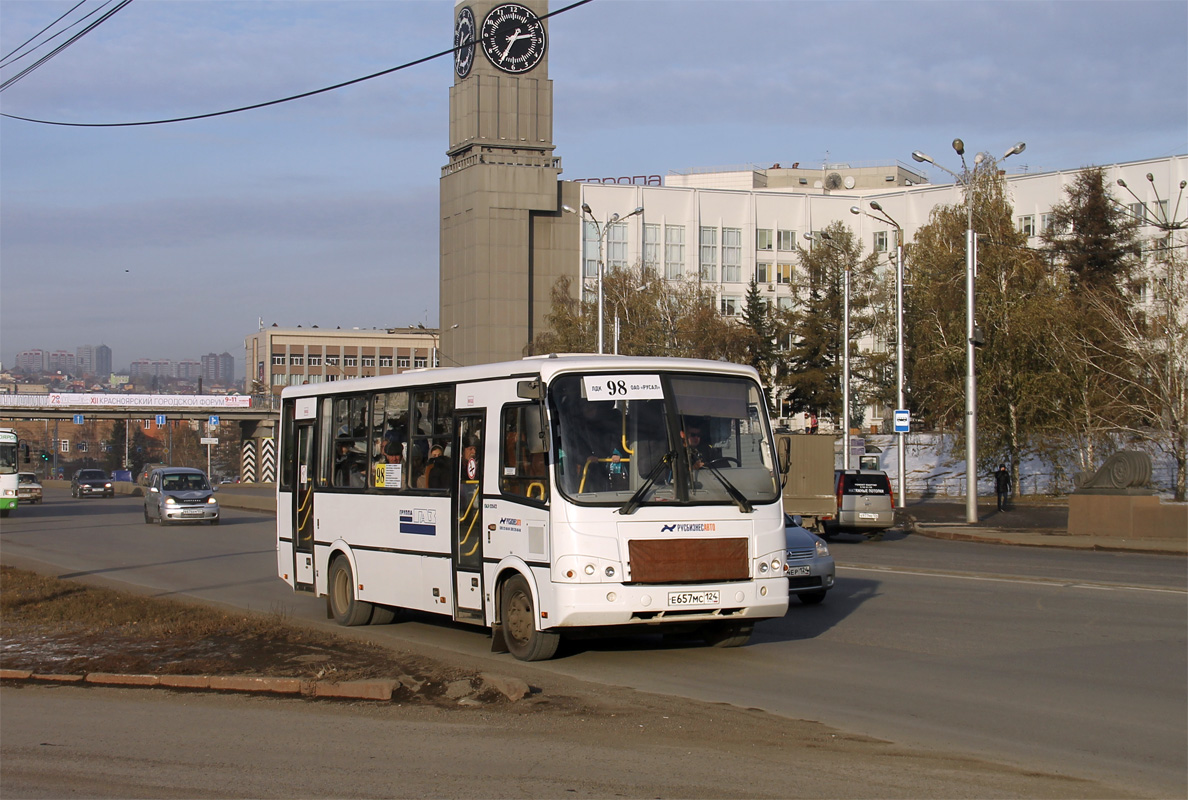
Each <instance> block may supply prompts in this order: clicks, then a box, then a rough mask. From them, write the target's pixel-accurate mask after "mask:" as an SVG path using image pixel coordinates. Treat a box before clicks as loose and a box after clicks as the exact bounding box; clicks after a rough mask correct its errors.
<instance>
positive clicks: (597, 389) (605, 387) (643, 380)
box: [582, 375, 664, 401]
mask: <svg viewBox="0 0 1188 800" xmlns="http://www.w3.org/2000/svg"><path fill="white" fill-rule="evenodd" d="M582 387H583V388H584V389H585V390H586V399H587V400H589V401H601V400H662V399H663V398H664V388H663V387H662V386H661V385H660V376H659V375H586V376H585V377H584V378H583V379H582Z"/></svg>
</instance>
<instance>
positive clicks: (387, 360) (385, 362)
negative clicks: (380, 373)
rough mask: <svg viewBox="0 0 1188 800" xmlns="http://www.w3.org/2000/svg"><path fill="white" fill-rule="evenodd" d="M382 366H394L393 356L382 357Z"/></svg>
mask: <svg viewBox="0 0 1188 800" xmlns="http://www.w3.org/2000/svg"><path fill="white" fill-rule="evenodd" d="M380 366H381V367H391V366H392V357H391V356H380Z"/></svg>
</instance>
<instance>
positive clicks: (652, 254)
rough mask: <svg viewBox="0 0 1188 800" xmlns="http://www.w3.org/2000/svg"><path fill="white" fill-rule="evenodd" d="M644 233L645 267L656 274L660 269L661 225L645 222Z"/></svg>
mask: <svg viewBox="0 0 1188 800" xmlns="http://www.w3.org/2000/svg"><path fill="white" fill-rule="evenodd" d="M643 235H644V246H643V263H644V267H645V268H646V269H647V270H648V271H649V272H651V273H652V274H653V275H654V274H655V273H657V272H659V271H660V226H659V225H656V224H654V223H644V226H643Z"/></svg>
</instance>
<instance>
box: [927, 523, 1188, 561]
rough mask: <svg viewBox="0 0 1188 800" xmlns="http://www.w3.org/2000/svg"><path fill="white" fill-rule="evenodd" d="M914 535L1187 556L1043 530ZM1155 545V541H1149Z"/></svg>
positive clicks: (931, 530)
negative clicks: (1035, 538) (1070, 538)
mask: <svg viewBox="0 0 1188 800" xmlns="http://www.w3.org/2000/svg"><path fill="white" fill-rule="evenodd" d="M909 532H910V533H912V534H916V535H919V536H924V537H927V538H929V539H943V540H946V541H951V542H980V543H982V544H1002V545H1010V546H1012V547H1045V548H1049V549H1051V548H1057V549H1061V550H1087V551H1093V552H1099V553H1141V554H1146V555H1153V556H1183V555H1188V554H1186V553H1185V551H1183V550H1174V549H1169V548H1162V547H1158V546H1152V547H1146V546H1136V545H1134V544H1132V543H1127V542H1126V541H1125V540H1120V541H1118V542H1117V543H1116V544H1115V543H1110V544H1103V543H1102V541H1101V540H1100V539H1099V540H1097V541H1084V542H1078V541H1063V542H1062V541H1060V539H1062V538H1067V535H1066V534H1056V533H1047V532H1044V531H1040V530H1030V531H1028V532H1027V533H1026V534H1018V535H1013V536H1012V535H1011V534H1009V533H990V534H987V533H964V532H961V531H955V530H952V529H949V528H933V527H928V526H922V525H920V524H918V523H917V524H916V525H914V526H912V528H911V529H910V531H909ZM1023 536H1043V537H1044V541H1028V540H1027V539H1025V538H1023ZM1149 541H1155V540H1149Z"/></svg>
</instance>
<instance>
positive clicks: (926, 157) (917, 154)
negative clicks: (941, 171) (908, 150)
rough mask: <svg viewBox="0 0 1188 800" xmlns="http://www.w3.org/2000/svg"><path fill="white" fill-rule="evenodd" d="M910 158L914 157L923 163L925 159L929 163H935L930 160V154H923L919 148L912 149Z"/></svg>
mask: <svg viewBox="0 0 1188 800" xmlns="http://www.w3.org/2000/svg"><path fill="white" fill-rule="evenodd" d="M912 158H914V159H915V160H916V161H919V162H920V163H924V162H925V161H927V162H928V163H929V164H933V163H936V162H934V161H933V160H932V156H929V155H925V154H924V153H921V152H920V151H919V150H913V151H912Z"/></svg>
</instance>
